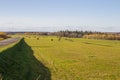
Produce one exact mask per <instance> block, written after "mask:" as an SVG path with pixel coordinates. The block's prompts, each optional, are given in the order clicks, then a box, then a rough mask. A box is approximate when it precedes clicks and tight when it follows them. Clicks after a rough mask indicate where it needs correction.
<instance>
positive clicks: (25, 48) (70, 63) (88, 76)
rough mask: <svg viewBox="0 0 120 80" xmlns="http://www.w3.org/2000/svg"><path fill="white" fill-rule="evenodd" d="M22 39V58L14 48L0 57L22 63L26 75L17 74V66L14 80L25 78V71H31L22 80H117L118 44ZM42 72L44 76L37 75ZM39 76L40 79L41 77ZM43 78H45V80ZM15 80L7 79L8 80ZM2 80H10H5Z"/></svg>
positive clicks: (119, 75)
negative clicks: (10, 58) (8, 57)
mask: <svg viewBox="0 0 120 80" xmlns="http://www.w3.org/2000/svg"><path fill="white" fill-rule="evenodd" d="M24 38H25V42H24V41H23V42H22V44H23V45H21V43H19V45H21V46H20V47H18V48H20V49H22V50H21V54H20V52H18V51H16V50H17V48H14V47H13V48H12V49H10V50H8V49H7V50H8V53H6V54H5V52H2V53H1V54H2V55H3V54H5V55H8V54H9V55H14V54H16V56H14V57H13V59H14V60H15V61H18V63H19V62H21V64H22V63H23V65H22V67H24V68H23V69H24V70H25V71H26V72H24V70H23V71H20V70H21V68H20V66H19V68H20V70H19V69H17V67H16V65H15V66H14V67H15V70H17V71H18V72H16V73H14V74H16V76H17V77H18V76H21V77H19V79H17V80H20V79H22V78H23V77H24V78H25V76H22V74H21V73H23V75H25V74H26V73H27V71H28V70H31V71H30V72H29V73H30V74H31V75H26V78H25V79H22V80H26V79H27V80H120V41H110V40H92V39H80V38H71V40H69V39H68V40H66V38H62V39H61V41H58V38H57V37H55V36H36V37H35V36H29V37H24ZM37 38H39V39H37ZM51 39H53V41H51ZM9 51H11V53H9ZM14 51H15V52H14ZM12 52H14V53H12ZM1 54H0V56H1ZM18 58H20V59H18ZM24 62H25V63H24ZM27 62H28V63H27ZM38 62H39V63H40V64H39V65H42V66H40V67H39V68H40V70H39V68H38V65H37V64H36V63H38ZM1 64H3V63H1ZM29 66H30V67H29ZM7 67H9V66H7ZM7 67H6V68H7ZM14 67H12V68H11V69H14ZM28 68H29V69H28ZM0 69H1V68H0ZM2 69H4V68H2ZM11 69H9V70H11ZM44 69H45V70H47V71H45V70H44ZM41 70H43V71H42V72H43V73H40V72H41ZM13 71H14V70H13ZM32 71H34V73H35V74H34V73H33V72H32ZM36 71H38V73H36ZM4 72H6V71H4ZM46 72H47V73H48V72H49V74H47V73H46ZM8 73H9V72H8ZM7 75H10V73H9V74H7ZM39 75H43V77H42V76H39ZM44 75H47V77H48V78H46V76H44ZM3 76H4V77H6V76H5V75H3ZM14 76H15V75H12V76H8V78H10V77H12V78H13V77H14ZM16 76H15V78H16ZM30 76H31V77H30ZM40 77H42V78H40ZM30 78H32V79H30ZM37 78H39V79H37ZM4 80H10V79H6V78H5V79H4ZM15 80H16V79H15Z"/></svg>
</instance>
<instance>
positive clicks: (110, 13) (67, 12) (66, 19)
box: [0, 0, 120, 32]
mask: <svg viewBox="0 0 120 80" xmlns="http://www.w3.org/2000/svg"><path fill="white" fill-rule="evenodd" d="M66 29H67V30H92V31H108V32H111V31H112V32H115V31H117V32H120V0H0V31H58V30H66Z"/></svg>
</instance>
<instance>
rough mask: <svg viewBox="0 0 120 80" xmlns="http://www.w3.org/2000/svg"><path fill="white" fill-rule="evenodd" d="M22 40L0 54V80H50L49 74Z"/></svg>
mask: <svg viewBox="0 0 120 80" xmlns="http://www.w3.org/2000/svg"><path fill="white" fill-rule="evenodd" d="M33 53H34V52H33V51H32V49H31V47H30V46H29V45H27V44H26V42H25V41H24V39H21V40H20V42H18V43H17V44H15V45H13V46H12V47H11V48H8V49H7V50H4V51H2V52H0V74H1V75H0V77H1V80H51V73H50V71H49V69H48V68H47V67H45V66H44V65H43V64H42V63H41V62H40V61H38V60H37V59H36V58H35V57H34V55H33Z"/></svg>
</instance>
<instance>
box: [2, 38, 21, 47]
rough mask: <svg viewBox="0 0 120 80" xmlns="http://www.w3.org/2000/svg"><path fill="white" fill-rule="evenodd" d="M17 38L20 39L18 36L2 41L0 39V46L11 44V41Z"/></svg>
mask: <svg viewBox="0 0 120 80" xmlns="http://www.w3.org/2000/svg"><path fill="white" fill-rule="evenodd" d="M18 40H20V38H19V37H16V38H10V39H6V40H3V41H0V47H1V46H6V45H8V44H11V43H14V42H16V41H18Z"/></svg>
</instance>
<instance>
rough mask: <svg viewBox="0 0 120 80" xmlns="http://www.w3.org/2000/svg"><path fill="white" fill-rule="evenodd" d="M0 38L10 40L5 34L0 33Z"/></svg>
mask: <svg viewBox="0 0 120 80" xmlns="http://www.w3.org/2000/svg"><path fill="white" fill-rule="evenodd" d="M0 38H3V39H7V38H10V36H8V35H7V33H5V32H0Z"/></svg>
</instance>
